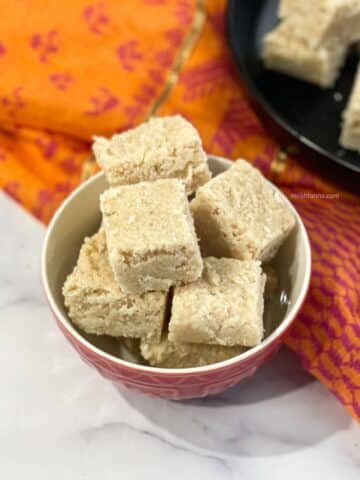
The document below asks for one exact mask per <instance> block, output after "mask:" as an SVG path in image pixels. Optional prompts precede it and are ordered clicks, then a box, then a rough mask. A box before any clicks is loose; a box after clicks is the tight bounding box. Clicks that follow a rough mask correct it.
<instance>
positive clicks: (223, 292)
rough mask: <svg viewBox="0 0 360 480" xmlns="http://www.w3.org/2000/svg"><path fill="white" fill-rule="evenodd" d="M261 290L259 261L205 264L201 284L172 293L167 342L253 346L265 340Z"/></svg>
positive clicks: (212, 260) (208, 260)
mask: <svg viewBox="0 0 360 480" xmlns="http://www.w3.org/2000/svg"><path fill="white" fill-rule="evenodd" d="M264 286H265V275H264V274H263V273H262V270H261V267H260V262H258V261H254V260H250V261H241V260H235V259H230V258H220V259H219V258H211V257H210V258H205V259H204V270H203V275H202V277H201V279H199V280H197V281H196V282H194V283H193V284H191V285H184V286H181V287H176V288H175V289H174V296H173V302H172V308H171V316H170V322H169V340H170V341H171V342H175V343H179V342H180V343H181V342H184V343H187V342H188V343H205V344H209V345H223V346H228V347H231V346H236V345H240V346H245V347H252V346H255V345H258V344H259V343H260V342H261V340H262V338H263V334H264V328H263V310H264Z"/></svg>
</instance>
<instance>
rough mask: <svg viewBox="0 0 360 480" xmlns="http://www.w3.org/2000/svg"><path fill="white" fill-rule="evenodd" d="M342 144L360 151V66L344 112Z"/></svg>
mask: <svg viewBox="0 0 360 480" xmlns="http://www.w3.org/2000/svg"><path fill="white" fill-rule="evenodd" d="M340 144H341V145H342V146H343V147H345V148H349V149H351V150H358V151H360V68H359V69H358V72H357V74H356V79H355V82H354V85H353V88H352V92H351V95H350V98H349V101H348V104H347V106H346V109H345V111H344V113H343V125H342V130H341V136H340Z"/></svg>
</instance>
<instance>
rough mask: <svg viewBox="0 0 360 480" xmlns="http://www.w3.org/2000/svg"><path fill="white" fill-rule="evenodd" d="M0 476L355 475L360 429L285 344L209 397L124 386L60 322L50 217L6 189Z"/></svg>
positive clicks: (0, 278) (1, 215)
mask: <svg viewBox="0 0 360 480" xmlns="http://www.w3.org/2000/svg"><path fill="white" fill-rule="evenodd" d="M0 231H1V233H2V235H1V238H2V241H1V245H2V247H1V249H0V267H1V268H0V322H1V323H0V324H1V332H0V378H1V393H0V478H1V479H4V480H5V479H6V480H23V479H24V478H26V479H27V480H29V479H30V480H43V479H44V480H49V479H51V480H58V479H59V480H64V479H67V480H72V479H76V480H85V479H90V480H92V479H94V480H95V479H96V480H97V479H99V478H101V479H102V480H107V479H116V478H122V479H123V478H126V479H136V480H142V479H145V478H155V476H157V477H158V478H160V479H165V478H171V479H172V480H177V479H182V478H184V477H185V478H190V479H196V478H200V479H203V478H204V479H206V480H212V479H224V480H227V479H242V480H248V479H249V480H257V479H263V478H268V479H270V480H271V479H274V480H285V479H286V480H288V479H289V478H291V480H297V479H307V480H313V479H316V480H321V479H325V478H326V479H327V480H338V479H339V478H343V479H346V480H355V479H356V480H358V479H359V478H360V429H359V426H358V424H356V423H355V422H354V421H353V420H352V419H351V417H350V416H349V414H348V413H347V412H346V411H345V409H344V408H343V407H342V406H341V405H340V404H339V403H338V401H337V400H336V399H335V398H334V397H333V396H332V395H331V394H329V393H328V392H327V391H326V390H325V389H324V388H323V387H322V386H321V384H320V383H318V382H317V381H315V380H313V379H312V378H311V377H310V376H309V375H307V374H306V373H305V372H304V371H302V369H301V367H300V365H299V363H298V361H297V359H296V357H295V356H294V355H293V354H292V353H290V352H289V351H287V350H285V349H284V350H283V351H281V352H280V354H279V355H278V356H277V357H276V358H275V359H274V360H273V361H272V362H270V364H268V365H266V366H264V367H263V368H262V369H261V370H260V371H259V372H258V373H257V374H256V375H255V376H254V377H253V378H251V379H248V380H246V381H245V382H243V383H242V384H241V385H239V386H237V387H235V388H233V389H231V390H230V391H228V392H226V393H224V394H222V395H219V396H217V397H212V398H208V399H202V400H198V401H186V402H179V403H176V402H169V401H164V400H158V399H150V398H147V397H145V396H142V395H140V394H137V393H134V392H130V391H125V390H124V391H123V392H121V393H119V392H118V391H117V390H116V389H115V388H114V387H113V386H112V385H111V384H110V383H108V382H107V381H105V380H104V379H102V378H101V377H100V376H99V375H98V373H97V372H96V371H94V370H92V369H91V368H90V367H88V366H87V365H85V364H83V363H82V362H81V360H80V359H79V357H78V356H77V354H76V353H75V352H74V351H73V350H72V349H71V347H70V346H69V345H68V344H67V343H66V341H65V339H64V338H63V337H62V335H61V333H60V332H59V331H58V330H57V327H56V325H55V322H54V321H53V319H52V317H51V314H50V312H49V310H48V308H47V306H46V304H45V300H44V296H43V292H42V288H41V281H40V250H41V244H42V240H43V237H44V232H45V229H44V228H43V226H42V225H40V224H39V223H37V222H36V221H35V220H33V219H32V218H31V217H30V216H28V215H27V214H26V213H25V212H24V211H23V210H21V209H20V208H19V207H18V206H17V205H15V204H14V203H13V202H11V201H10V200H8V199H7V198H5V196H1V195H0Z"/></svg>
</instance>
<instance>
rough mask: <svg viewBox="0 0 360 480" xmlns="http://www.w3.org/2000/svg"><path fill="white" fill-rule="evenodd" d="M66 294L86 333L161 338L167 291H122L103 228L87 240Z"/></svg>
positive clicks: (71, 311) (75, 320)
mask: <svg viewBox="0 0 360 480" xmlns="http://www.w3.org/2000/svg"><path fill="white" fill-rule="evenodd" d="M63 295H64V298H65V306H66V307H67V308H68V313H69V317H70V318H71V320H72V321H73V323H74V324H75V325H77V326H78V327H79V328H80V329H81V330H84V331H85V332H87V333H94V334H97V335H103V334H106V335H111V336H114V337H120V336H124V337H145V338H146V339H148V340H149V341H152V342H159V341H160V338H161V334H162V329H163V325H164V321H165V312H166V302H167V293H166V292H149V293H144V294H141V295H131V294H127V293H125V292H124V291H123V290H121V288H120V287H119V285H118V284H117V282H116V281H115V279H114V276H113V274H112V271H111V268H110V265H109V261H108V255H107V248H106V242H105V235H104V231H103V230H100V231H99V232H98V233H96V234H95V235H93V236H92V237H90V238H86V239H85V242H84V244H83V245H82V247H81V250H80V254H79V258H78V261H77V265H76V266H75V268H74V270H73V272H72V273H71V274H70V275H69V276H68V277H67V279H66V281H65V284H64V287H63Z"/></svg>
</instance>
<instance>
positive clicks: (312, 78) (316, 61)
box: [263, 21, 347, 88]
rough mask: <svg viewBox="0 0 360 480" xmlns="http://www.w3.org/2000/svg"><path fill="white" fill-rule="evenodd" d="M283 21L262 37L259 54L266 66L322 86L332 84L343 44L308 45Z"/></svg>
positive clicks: (337, 69)
mask: <svg viewBox="0 0 360 480" xmlns="http://www.w3.org/2000/svg"><path fill="white" fill-rule="evenodd" d="M285 22H286V21H284V22H283V23H282V24H281V25H280V26H279V27H278V28H276V29H275V30H273V31H272V32H270V33H269V34H267V35H266V36H265V38H264V49H263V57H264V61H265V66H266V68H269V69H271V70H275V71H278V72H281V73H284V74H286V75H290V76H293V77H295V78H298V79H300V80H305V81H307V82H310V83H314V84H315V85H318V86H320V87H323V88H330V87H332V86H333V85H334V83H335V80H336V78H337V76H338V73H339V69H340V68H341V67H342V65H343V63H344V59H345V55H346V52H347V46H344V45H343V44H341V43H340V42H334V44H332V45H331V46H329V47H323V46H321V47H316V48H314V47H312V46H311V45H310V44H309V42H308V39H307V38H306V39H303V38H302V37H299V36H297V35H295V34H294V31H293V29H292V26H291V25H289V24H287V23H285Z"/></svg>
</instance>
